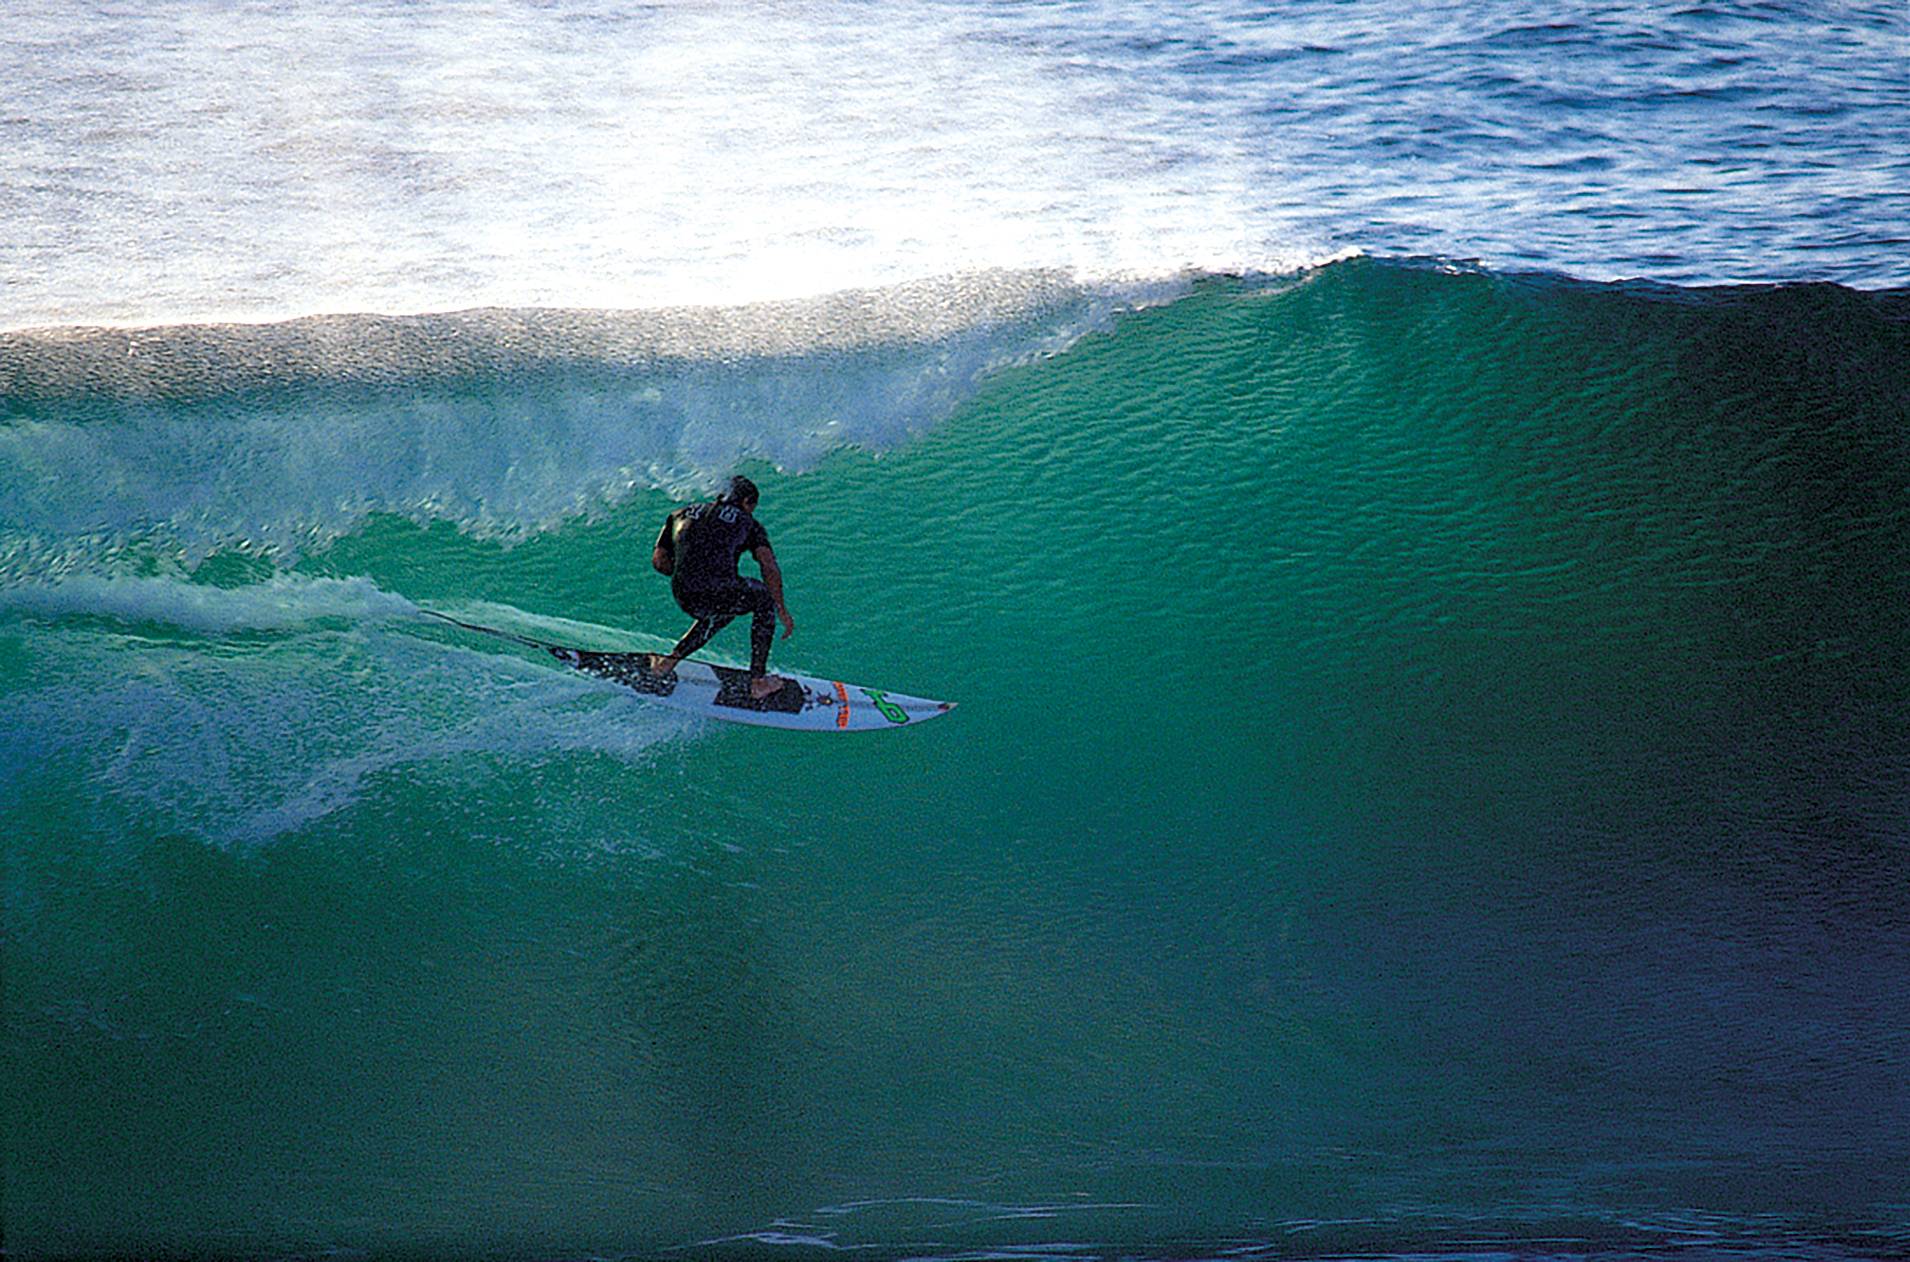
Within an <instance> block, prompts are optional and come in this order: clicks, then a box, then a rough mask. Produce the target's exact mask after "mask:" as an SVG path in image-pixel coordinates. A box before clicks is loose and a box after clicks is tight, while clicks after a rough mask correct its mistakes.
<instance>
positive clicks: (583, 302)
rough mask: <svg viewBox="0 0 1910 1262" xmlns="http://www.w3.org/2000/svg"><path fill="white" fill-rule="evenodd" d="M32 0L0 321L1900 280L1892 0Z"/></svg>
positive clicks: (6, 182)
mask: <svg viewBox="0 0 1910 1262" xmlns="http://www.w3.org/2000/svg"><path fill="white" fill-rule="evenodd" d="M16 8H19V9H20V11H19V12H15V13H10V14H9V21H8V22H7V23H6V28H5V29H4V30H0V77H4V79H5V81H6V82H7V83H8V84H9V85H10V86H11V94H10V96H9V106H8V109H7V110H6V111H5V115H4V117H0V153H4V154H5V155H7V163H6V164H5V165H4V166H0V207H4V210H5V215H6V228H5V231H4V232H3V233H0V273H4V274H5V276H6V280H7V287H6V290H5V304H4V309H0V327H23V326H28V325H48V324H53V325H65V324H76V323H87V322H98V321H114V322H136V323H180V322H184V321H188V320H199V321H203V320H241V319H243V320H277V319H283V318H286V317H289V316H294V315H307V314H317V313H326V312H341V311H343V312H356V311H383V312H415V311H427V310H446V309H462V308H466V307H471V306H486V307H505V308H517V307H566V308H578V307H585V308H625V307H655V306H666V305H675V304H703V305H709V304H715V303H737V302H754V301H764V300H771V299H785V298H794V297H803V296H807V295H811V294H816V293H821V292H826V291H830V290H836V289H843V288H880V287H887V286H891V285H894V284H897V283H901V282H904V281H910V280H916V279H919V278H921V277H925V276H939V275H943V274H946V273H948V272H951V271H981V270H994V269H1010V270H1029V269H1045V268H1054V267H1059V268H1063V269H1066V270H1068V271H1069V272H1070V273H1071V274H1073V275H1074V276H1076V277H1077V278H1078V279H1080V280H1082V281H1084V282H1085V283H1094V282H1098V281H1100V280H1103V279H1107V278H1109V277H1114V276H1135V275H1139V276H1143V277H1154V276H1160V275H1164V274H1171V273H1174V272H1178V271H1181V270H1183V269H1188V268H1192V269H1204V270H1209V271H1243V270H1247V271H1251V270H1260V271H1279V270H1287V269H1291V268H1293V267H1296V266H1299V265H1302V264H1306V263H1310V262H1318V261H1320V260H1323V259H1325V258H1330V257H1335V256H1338V255H1341V254H1344V253H1346V252H1348V251H1359V252H1364V253H1367V254H1370V255H1375V256H1389V257H1390V256H1401V255H1433V254H1437V255H1443V256H1450V257H1458V258H1476V259H1481V260H1484V261H1485V262H1486V263H1488V264H1490V265H1493V266H1496V267H1500V268H1544V269H1548V270H1554V271H1561V272H1568V273H1572V274H1576V275H1583V276H1589V277H1593V278H1596V279H1614V278H1620V277H1637V276H1643V277H1650V278H1653V279H1656V280H1660V281H1668V282H1677V283H1715V282H1725V281H1791V280H1829V281H1837V282H1840V283H1844V284H1848V285H1856V286H1864V287H1885V286H1893V285H1894V286H1901V285H1905V284H1910V270H1907V269H1910V265H1907V264H1906V262H1905V259H1906V257H1910V251H1906V250H1905V248H1904V246H1905V240H1904V238H1905V216H1904V210H1903V202H1902V190H1903V189H1904V188H1905V187H1906V186H1910V86H1906V80H1905V76H1904V74H1903V62H1904V55H1905V51H1906V39H1907V38H1910V36H1907V35H1906V29H1905V18H1904V14H1903V10H1902V7H1901V5H1899V4H1896V3H1883V2H1878V3H1863V2H1853V0H1827V2H1825V3H1817V4H1810V5H1802V4H1793V3H1748V2H1738V0H1729V2H1722V3H1707V4H1703V5H1696V6H1691V7H1679V6H1663V5H1657V6H1654V5H1628V6H1613V5H1603V4H1591V3H1582V2H1581V3H1563V4H1561V3H1556V2H1554V0H1544V2H1540V0H1508V2H1502V3H1495V4H1493V5H1490V6H1485V7H1481V6H1478V5H1475V4H1470V3H1463V2H1461V0H1438V2H1436V3H1421V2H1420V0H1414V2H1412V3H1405V2H1403V0H1386V2H1383V3H1378V4H1370V5H1362V6H1360V7H1359V8H1358V10H1357V11H1352V10H1349V9H1348V8H1347V7H1346V6H1344V5H1341V4H1337V3H1333V2H1331V0H1298V2H1296V3H1289V4H1283V5H1280V6H1278V7H1277V8H1275V9H1268V8H1267V7H1266V6H1260V5H1244V4H1237V3H1222V4H1202V5H1186V4H1181V3H1177V2H1168V0H1150V2H1143V3H1138V4H1122V5H1110V4H1102V3H1089V4H1077V5H1070V6H1067V7H1066V8H1065V9H1062V10H1055V9H1053V8H1051V7H1050V6H1046V5H1018V4H1007V5H987V6H977V5H964V4H956V3H945V2H942V0H901V2H897V3H890V4H884V5H881V6H879V7H870V6H866V5H817V4H797V5H784V4H777V5H758V4H726V5H720V6H675V5H663V6H654V7H640V8H634V9H633V8H632V7H630V6H627V5H623V4H617V3H611V2H610V0H585V2H579V3H573V4H566V5H563V6H560V7H549V6H487V7H476V8H474V7H473V6H471V5H468V4H464V3H460V2H458V0H424V2H421V3H416V4H407V5H404V6H401V7H394V6H393V5H390V4H388V3H381V2H379V0H352V2H350V3H340V4H331V5H326V6H324V7H323V8H321V9H312V10H305V9H300V8H298V7H295V6H283V5H249V6H242V7H238V8H233V7H231V6H221V5H207V4H204V3H202V2H201V0H159V2H157V3H152V4H146V5H140V6H120V7H112V6H105V7H102V6H97V5H82V4H77V3H71V2H70V0H49V2H47V3H39V4H33V5H28V6H16Z"/></svg>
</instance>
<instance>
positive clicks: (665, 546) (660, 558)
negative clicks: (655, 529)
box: [650, 514, 676, 574]
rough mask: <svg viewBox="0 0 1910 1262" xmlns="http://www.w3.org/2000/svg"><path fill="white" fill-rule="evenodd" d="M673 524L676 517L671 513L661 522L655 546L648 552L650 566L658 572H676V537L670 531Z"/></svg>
mask: <svg viewBox="0 0 1910 1262" xmlns="http://www.w3.org/2000/svg"><path fill="white" fill-rule="evenodd" d="M675 524H676V517H675V515H674V514H672V515H671V517H670V518H669V520H667V521H665V522H664V523H663V531H662V533H661V534H659V535H658V536H657V546H656V547H655V548H654V549H652V550H651V552H650V568H651V569H654V570H655V571H656V572H657V573H659V574H674V573H676V539H675V538H674V537H673V536H672V534H671V531H670V527H671V526H674V525H675Z"/></svg>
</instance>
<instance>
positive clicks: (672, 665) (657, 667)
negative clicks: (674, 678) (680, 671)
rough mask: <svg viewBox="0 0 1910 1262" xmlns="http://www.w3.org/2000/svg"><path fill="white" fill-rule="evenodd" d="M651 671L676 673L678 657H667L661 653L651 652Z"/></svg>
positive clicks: (655, 672) (653, 673)
mask: <svg viewBox="0 0 1910 1262" xmlns="http://www.w3.org/2000/svg"><path fill="white" fill-rule="evenodd" d="M650 673H651V674H652V675H665V676H668V675H674V674H676V658H674V657H665V656H664V655H663V654H661V653H652V654H650Z"/></svg>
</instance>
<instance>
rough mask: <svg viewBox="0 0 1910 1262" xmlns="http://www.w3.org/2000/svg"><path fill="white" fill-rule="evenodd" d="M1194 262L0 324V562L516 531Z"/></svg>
mask: <svg viewBox="0 0 1910 1262" xmlns="http://www.w3.org/2000/svg"><path fill="white" fill-rule="evenodd" d="M1190 283H1191V282H1190V281H1189V280H1188V279H1186V278H1176V279H1174V280H1169V281H1158V282H1151V283H1148V284H1137V285H1130V286H1123V287H1115V288H1101V289H1084V288H1081V287H1079V286H1076V285H1074V284H1073V283H1071V282H1069V281H1067V280H1066V279H1064V278H1063V277H1062V276H1060V275H1059V274H1058V273H1053V272H1019V273H984V274H976V275H968V276H957V277H951V278H947V279H945V280H942V281H937V282H933V283H928V282H924V283H920V284H913V285H905V286H899V287H896V288H892V289H884V290H876V291H856V292H847V293H840V294H834V295H830V296H828V297H825V298H819V299H811V300H803V301H799V302H778V303H767V304H757V305H752V306H744V307H730V308H679V309H671V310H659V311H622V312H617V311H522V310H490V311H468V312H458V313H451V314H446V315H419V316H397V317H394V316H375V315H368V316H351V317H339V316H324V317H310V318H306V319H301V320H294V321H289V322H286V323H283V324H272V325H185V326H176V327H168V328H157V329H103V328H91V329H55V330H39V331H33V332H25V333H12V334H4V335H0V581H4V580H5V579H7V578H9V577H11V578H14V579H16V580H17V579H19V578H22V577H31V576H33V575H35V574H43V573H46V572H53V571H57V570H59V569H61V568H71V567H75V566H79V567H84V566H86V565H88V564H90V563H91V562H92V561H93V560H96V559H97V558H98V557H99V556H101V555H103V554H105V553H108V552H110V551H111V550H112V549H114V548H116V547H119V546H122V545H124V544H125V543H127V542H128V541H131V540H152V541H154V542H156V543H158V544H159V545H160V546H162V547H165V548H173V549H177V550H178V551H179V552H180V554H181V555H183V557H184V559H185V560H186V561H187V562H188V563H193V562H196V560H197V559H198V558H200V557H202V556H204V555H206V554H208V553H209V552H211V551H212V550H215V549H217V548H218V547H220V546H223V545H230V544H242V545H245V546H249V547H252V548H255V549H257V550H260V551H264V552H267V553H273V554H278V555H296V553H297V552H298V551H299V550H300V549H301V548H302V547H305V546H309V545H310V544H313V543H318V542H322V541H324V540H326V539H328V538H330V537H334V536H335V535H337V534H339V533H342V532H344V531H346V530H348V529H350V528H351V527H352V526H353V525H354V524H355V523H356V522H358V521H359V520H360V519H362V518H363V517H364V516H365V515H367V514H369V513H373V512H390V513H399V514H404V515H408V516H411V517H413V518H414V519H418V520H428V519H440V520H449V521H452V522H455V523H456V524H458V525H459V526H460V527H462V528H465V529H469V530H473V531H476V532H479V533H484V534H488V535H492V536H496V537H501V538H505V539H515V538H520V537H522V536H524V535H526V534H529V533H531V532H534V531H537V530H541V529H546V528H549V527H551V526H554V525H556V524H558V523H561V522H563V521H565V520H568V519H570V518H572V517H575V516H578V515H586V514H589V513H591V512H592V511H595V510H596V509H597V508H598V507H600V506H602V505H605V504H608V503H612V502H615V501H616V500H618V499H620V498H621V497H622V496H624V495H626V494H628V493H629V492H631V491H632V490H635V489H637V488H650V489H661V490H665V491H668V492H671V493H673V494H689V493H691V492H694V491H698V490H703V489H707V488H708V487H711V486H713V485H715V484H716V482H717V481H718V479H720V478H721V477H722V476H723V475H725V474H727V473H728V472H730V471H732V470H733V469H734V468H735V466H736V465H737V464H738V463H739V462H740V461H743V460H748V459H756V460H763V461H766V462H769V463H771V464H773V465H775V466H776V467H778V468H780V469H783V470H786V471H801V470H803V469H806V468H809V467H811V466H813V465H814V463H815V462H816V461H817V460H819V459H821V458H822V457H823V456H824V455H826V454H828V453H829V452H830V451H833V450H836V449H838V448H840V447H844V446H859V447H863V448H867V449H871V450H876V451H880V450H885V449H888V448H891V447H894V446H896V445H897V444H899V443H901V442H903V441H906V440H907V439H908V438H910V437H911V436H913V435H915V434H918V433H920V432H922V431H923V430H925V429H927V428H928V427H930V426H932V425H934V424H935V423H936V422H938V421H939V420H941V419H942V418H944V417H945V416H947V415H948V414H950V413H951V412H952V411H953V410H954V409H955V408H956V407H957V406H958V405H959V404H960V403H961V401H962V400H964V399H965V398H967V397H968V396H969V395H970V394H971V393H972V392H973V390H974V389H975V388H976V386H977V385H978V383H979V382H980V381H981V380H982V379H983V378H985V377H986V376H987V375H988V374H989V373H991V372H993V371H995V370H997V369H999V368H1001V367H1004V366H1006V365H1009V364H1012V363H1017V362H1022V361H1025V360H1027V359H1029V358H1031V357H1037V356H1041V355H1044V354H1052V353H1054V352H1056V351H1059V350H1061V349H1063V348H1064V347H1066V346H1067V345H1068V344H1070V343H1071V342H1072V341H1073V340H1074V339H1076V338H1078V337H1079V336H1081V335H1082V334H1083V333H1085V332H1087V331H1089V330H1092V329H1095V328H1100V327H1104V326H1105V325H1106V323H1107V322H1108V321H1109V320H1110V319H1111V317H1112V316H1113V314H1114V313H1115V312H1117V311H1120V310H1124V309H1128V308H1131V307H1135V306H1140V305H1146V304H1148V303H1152V302H1158V301H1165V300H1170V299H1172V298H1174V297H1176V296H1179V295H1180V294H1182V293H1184V292H1186V290H1187V288H1188V286H1189V285H1190Z"/></svg>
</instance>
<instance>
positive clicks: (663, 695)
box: [423, 609, 955, 732]
mask: <svg viewBox="0 0 1910 1262" xmlns="http://www.w3.org/2000/svg"><path fill="white" fill-rule="evenodd" d="M423 612H424V613H426V614H428V615H430V616H431V617H433V618H436V619H438V620H439V621H441V622H448V623H450V624H451V625H452V626H456V627H462V628H464V629H465V630H466V631H476V632H479V633H481V634H483V635H492V636H497V637H498V638H500V639H505V640H511V641H513V642H515V643H518V644H522V645H525V646H527V647H529V648H535V649H540V650H542V651H543V652H546V653H549V654H550V655H551V656H552V657H554V658H556V659H557V660H558V661H560V662H562V663H564V664H565V665H566V666H569V667H572V668H573V669H576V670H580V671H583V672H584V673H586V674H590V675H596V676H598V677H599V678H602V679H608V680H611V681H613V682H615V683H619V684H622V685H623V686H624V687H626V688H628V689H630V690H631V691H632V692H635V693H637V694H639V695H640V696H642V697H644V698H645V699H646V700H650V701H654V702H656V703H658V704H660V705H666V706H669V707H670V708H671V709H673V710H684V711H687V712H689V713H691V714H700V715H702V716H703V717H705V718H711V719H722V720H724V721H726V722H730V723H751V724H755V725H757V726H759V727H781V728H793V729H798V730H803V731H817V732H867V731H879V730H881V729H883V728H890V727H906V726H908V725H910V724H912V723H922V722H925V721H927V720H929V719H932V718H935V717H936V716H938V715H943V714H947V713H948V712H949V711H950V710H952V709H954V708H955V703H954V702H953V701H931V700H929V699H928V698H926V697H911V696H909V695H907V694H906V693H900V692H890V691H888V690H887V689H882V688H868V687H864V686H862V685H860V684H845V683H843V682H842V681H840V680H835V679H818V678H815V677H813V676H810V675H794V674H791V673H789V672H787V671H772V672H771V673H772V674H780V675H781V676H782V677H783V686H782V688H780V689H779V690H777V691H776V692H773V693H771V694H770V695H769V696H767V697H763V698H761V699H760V700H759V699H758V698H756V697H752V696H751V695H750V692H749V672H748V671H746V670H740V669H738V668H736V667H734V666H717V665H714V664H712V663H709V662H699V661H695V660H693V659H692V660H687V661H683V662H679V663H678V664H677V668H676V671H675V672H674V673H673V674H671V675H659V674H657V673H656V672H655V671H653V670H652V669H651V663H652V660H653V659H654V657H655V656H656V655H655V654H651V653H607V652H599V651H598V650H595V649H580V648H574V647H572V646H570V645H567V644H553V643H551V642H550V641H548V640H539V639H534V638H532V637H531V636H528V635H519V634H517V633H516V632H515V631H504V630H501V629H499V628H497V627H487V626H482V625H480V624H478V623H475V622H464V621H462V620H460V619H458V618H453V617H451V616H450V615H449V614H442V613H438V612H437V611H436V610H431V609H427V610H424V611H423Z"/></svg>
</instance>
